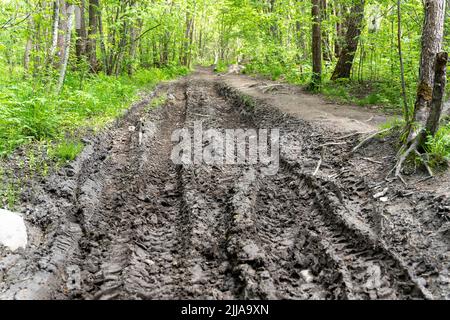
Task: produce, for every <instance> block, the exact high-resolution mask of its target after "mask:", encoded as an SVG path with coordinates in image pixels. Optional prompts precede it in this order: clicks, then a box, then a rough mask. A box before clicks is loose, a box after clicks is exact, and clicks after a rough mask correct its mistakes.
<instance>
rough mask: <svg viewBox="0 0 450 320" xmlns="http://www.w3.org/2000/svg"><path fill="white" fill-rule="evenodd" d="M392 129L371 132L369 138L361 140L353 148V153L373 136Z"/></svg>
mask: <svg viewBox="0 0 450 320" xmlns="http://www.w3.org/2000/svg"><path fill="white" fill-rule="evenodd" d="M390 130H392V128H387V129H384V130H381V131H377V132H375V133H373V134H371V135H370V136H368V137H367V138H365V139H364V140H363V141H361V142H360V143H359V144H358V145H357V146H356V147H354V148H353V150H352V153H355V152H356V150H358V149H359V148H361V147H362V146H363V145H364V144H366V143H367V142H368V141H370V140H372V139H373V138H375V137H376V136H377V135H379V134H381V133H385V132H388V131H390Z"/></svg>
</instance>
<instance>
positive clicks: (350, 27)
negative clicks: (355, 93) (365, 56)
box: [331, 0, 365, 80]
mask: <svg viewBox="0 0 450 320" xmlns="http://www.w3.org/2000/svg"><path fill="white" fill-rule="evenodd" d="M355 1H356V3H355V5H354V6H353V7H352V8H351V12H350V15H349V16H348V17H347V22H346V25H347V34H346V36H345V44H344V46H343V47H342V48H341V54H340V56H339V60H338V62H337V64H336V68H335V69H334V72H333V75H332V76H331V80H336V79H340V78H346V79H348V78H350V73H351V70H352V66H353V60H354V58H355V53H356V50H357V49H358V42H359V37H360V35H361V29H362V26H363V19H364V3H365V1H364V0H355Z"/></svg>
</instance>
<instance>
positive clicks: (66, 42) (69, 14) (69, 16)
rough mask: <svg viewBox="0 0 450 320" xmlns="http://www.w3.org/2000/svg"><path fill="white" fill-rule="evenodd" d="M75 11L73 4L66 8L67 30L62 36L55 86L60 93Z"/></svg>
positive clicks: (68, 53)
mask: <svg viewBox="0 0 450 320" xmlns="http://www.w3.org/2000/svg"><path fill="white" fill-rule="evenodd" d="M74 12H75V6H74V5H69V6H68V8H67V30H66V33H65V37H64V56H63V57H62V61H61V67H60V72H59V80H58V86H57V92H58V93H60V92H61V90H62V88H63V85H64V80H65V79H66V72H67V63H68V62H69V55H70V40H71V36H72V25H73V15H74Z"/></svg>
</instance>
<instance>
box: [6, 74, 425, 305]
mask: <svg viewBox="0 0 450 320" xmlns="http://www.w3.org/2000/svg"><path fill="white" fill-rule="evenodd" d="M157 93H158V94H161V95H166V96H167V101H166V103H165V104H164V105H163V106H160V107H158V108H156V109H149V107H148V105H149V102H150V99H147V100H145V101H144V102H143V103H141V104H139V105H137V106H135V107H134V108H133V109H132V110H131V111H130V112H129V114H128V115H126V116H125V117H124V118H123V119H122V120H121V121H120V122H119V124H118V126H117V129H115V130H113V131H112V132H111V133H109V134H107V135H104V136H102V139H99V140H98V141H97V142H94V143H93V144H92V146H90V148H91V149H92V150H91V151H90V153H89V154H88V155H87V156H85V157H84V158H83V159H82V160H80V161H81V164H79V165H78V166H79V169H78V173H77V174H76V175H75V177H74V178H73V179H72V180H73V181H72V180H69V182H70V181H72V182H73V184H74V185H75V187H74V188H73V193H74V195H73V199H72V200H70V201H69V200H65V201H69V202H70V203H71V205H67V204H66V205H65V208H69V209H67V212H66V214H63V215H62V216H60V218H59V219H60V220H58V221H60V222H65V223H66V224H68V226H69V227H68V229H67V228H66V229H64V230H65V231H64V232H63V233H62V232H58V231H55V232H54V233H53V234H56V236H55V237H54V238H55V239H57V240H52V241H49V242H48V243H49V244H48V246H49V248H51V249H50V250H49V251H50V253H51V254H47V251H45V250H44V251H42V250H41V251H40V250H36V251H34V252H33V253H32V255H31V256H32V257H38V258H39V259H44V258H45V259H47V260H48V261H49V262H48V264H50V265H53V266H54V268H53V270H60V271H59V272H55V271H52V272H53V273H52V274H53V275H52V279H53V282H54V283H55V285H54V286H52V287H51V288H52V289H51V290H50V291H49V292H47V293H45V294H41V295H38V296H37V297H40V298H50V297H60V298H61V297H62V298H71V299H242V298H244V299H405V298H408V299H415V298H432V297H433V295H432V293H430V291H429V290H428V289H427V288H425V287H424V285H423V283H422V282H420V281H418V280H417V278H416V277H415V275H414V272H413V270H411V268H410V266H408V264H407V263H406V262H405V261H404V260H403V258H402V257H400V256H399V255H398V254H396V253H395V252H394V251H392V250H391V249H390V248H389V247H388V245H387V244H386V243H385V242H384V241H383V240H382V239H381V238H380V230H381V229H382V215H380V210H382V209H380V208H379V207H378V206H377V204H376V203H374V201H373V200H372V197H371V194H370V191H369V189H368V187H367V185H366V183H365V182H364V181H363V180H360V179H359V178H358V177H356V176H354V175H352V173H349V172H348V171H345V170H343V168H341V167H339V166H341V164H339V161H338V160H336V164H335V166H334V167H326V168H325V170H329V171H330V172H331V173H333V170H334V169H335V168H337V169H336V170H337V172H338V174H336V175H335V178H336V179H335V181H334V182H333V181H331V180H330V179H327V178H325V177H324V176H314V175H313V174H312V169H311V165H315V163H316V161H317V159H316V158H315V157H316V154H317V146H318V145H320V144H321V143H322V140H323V136H324V134H325V133H324V132H322V131H320V129H314V128H312V127H311V126H310V125H309V124H308V123H306V122H303V121H301V120H293V119H291V118H289V119H288V118H287V117H286V116H285V115H283V114H281V113H280V112H275V111H274V110H272V109H270V108H269V107H261V106H255V103H254V102H251V101H250V100H249V99H247V98H245V97H241V96H240V95H239V94H238V93H237V92H236V91H234V90H232V89H230V88H227V87H226V86H224V85H223V84H222V83H221V82H220V80H218V81H212V80H211V79H206V80H205V79H204V77H202V75H201V74H200V76H199V75H198V74H197V75H193V76H190V77H188V78H185V79H182V80H180V81H177V82H174V83H170V84H165V85H163V86H161V87H160V88H159V89H158V90H157ZM200 120H201V121H202V122H201V125H202V127H203V130H207V129H209V128H214V129H219V130H224V129H237V128H241V129H244V128H274V127H279V128H280V130H281V140H280V144H281V163H280V168H279V170H278V173H277V174H275V175H272V176H267V175H263V174H262V173H261V166H260V165H249V164H242V165H226V164H215V165H205V164H204V163H198V164H195V163H194V164H174V163H173V162H172V161H171V152H172V148H173V145H174V142H173V141H171V140H172V133H173V132H174V131H175V130H176V129H181V128H189V129H193V128H194V127H195V126H196V125H198V122H197V121H200ZM196 139H197V140H196ZM210 142H211V141H208V139H206V140H204V139H203V140H202V137H201V136H200V137H198V136H197V137H195V136H194V144H196V143H197V144H198V143H199V144H200V145H203V146H207V145H208V144H209V143H210ZM299 150H301V151H299ZM330 163H332V162H330ZM343 167H345V166H343ZM66 183H67V182H66ZM69 198H71V197H70V196H69ZM64 203H66V202H64ZM60 207H61V206H60ZM361 215H363V216H365V217H369V218H368V219H367V220H364V219H362V218H361ZM68 222H70V223H68ZM60 224H61V223H60ZM60 224H59V225H60ZM59 225H58V227H55V228H56V230H59V229H61V227H60V226H59ZM70 226H72V229H70ZM71 230H72V231H71ZM58 239H59V240H58ZM64 239H69V240H70V241H69V240H67V241H66V240H64ZM60 243H63V244H64V245H63V246H62V247H61V246H60V245H59V244H60ZM58 247H60V250H59V251H57V253H55V248H58ZM62 251H64V252H66V254H65V255H61V253H60V252H62ZM58 252H59V253H58ZM68 252H70V253H68ZM49 256H50V257H49ZM29 260H32V258H29ZM36 268H37V269H38V270H39V267H38V266H37V267H36ZM47 269H48V268H47ZM14 272H16V271H14ZM21 272H22V274H24V273H26V272H25V271H21ZM29 272H32V271H29ZM17 274H19V273H17ZM38 274H39V272H38V273H34V274H32V276H31V278H33V279H35V280H33V281H36V282H39V280H40V279H42V276H37V275H38ZM46 277H50V276H49V274H46ZM33 281H31V285H30V284H28V287H29V288H32V285H36V283H35V282H33ZM11 283H12V284H11V285H9V287H8V288H6V289H4V292H6V293H3V296H5V297H19V296H20V295H19V292H21V290H23V287H24V286H23V285H22V286H19V285H17V282H16V283H15V282H14V281H11ZM25 287H26V286H25ZM17 288H20V289H17ZM1 296H2V294H0V297H1ZM32 297H33V296H32Z"/></svg>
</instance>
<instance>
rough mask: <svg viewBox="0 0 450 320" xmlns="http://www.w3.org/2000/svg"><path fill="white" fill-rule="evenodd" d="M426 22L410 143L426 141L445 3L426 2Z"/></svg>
mask: <svg viewBox="0 0 450 320" xmlns="http://www.w3.org/2000/svg"><path fill="white" fill-rule="evenodd" d="M424 4H425V22H424V25H423V30H422V53H421V58H420V72H419V85H418V88H417V97H416V103H415V105H414V117H413V123H410V124H409V136H408V143H410V142H411V141H413V140H414V139H416V138H417V139H418V144H419V145H422V144H423V141H424V140H425V136H426V132H425V131H424V129H425V128H426V124H427V120H428V117H429V115H430V110H431V102H432V99H433V86H434V77H435V65H436V56H437V53H438V52H440V51H441V50H442V42H443V36H444V20H445V1H444V0H426V1H425V3H424Z"/></svg>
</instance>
